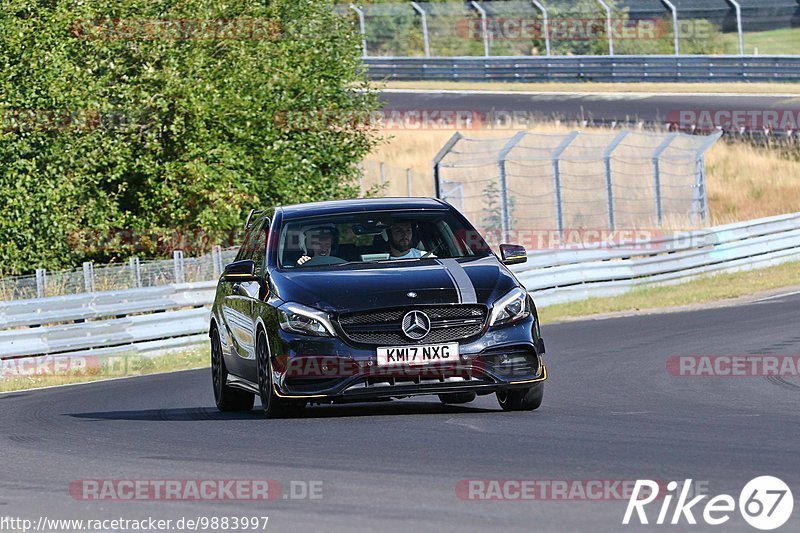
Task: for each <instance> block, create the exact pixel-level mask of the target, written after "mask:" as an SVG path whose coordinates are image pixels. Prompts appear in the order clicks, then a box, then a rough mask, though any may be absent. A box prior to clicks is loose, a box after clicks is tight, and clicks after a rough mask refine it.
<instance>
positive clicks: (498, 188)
mask: <svg viewBox="0 0 800 533" xmlns="http://www.w3.org/2000/svg"><path fill="white" fill-rule="evenodd" d="M720 136H721V133H716V134H714V135H709V136H692V135H685V134H682V133H647V132H641V131H629V130H624V131H621V132H610V133H598V134H595V133H592V134H587V133H581V132H578V131H574V132H571V133H567V134H544V133H532V132H524V131H523V132H519V133H517V134H516V135H514V136H513V137H506V138H501V139H498V138H492V139H469V138H466V137H463V136H462V135H461V134H460V133H456V134H454V136H453V137H452V138H451V139H450V141H449V142H448V143H447V144H446V145H445V146H444V148H443V149H442V150H441V151H440V152H439V154H438V155H437V156H436V158H435V160H434V165H433V168H434V179H435V183H436V188H437V195H438V196H439V197H440V198H443V199H445V200H447V201H448V202H450V203H451V204H453V205H454V206H456V207H457V208H458V209H459V210H460V211H461V212H462V213H464V214H465V215H466V216H467V218H469V219H470V220H471V221H472V222H473V223H474V224H475V225H476V226H477V227H478V228H479V229H480V230H481V231H482V232H483V233H498V234H502V235H503V236H504V237H508V236H510V234H511V232H512V231H520V230H523V231H524V230H546V231H556V232H558V233H559V234H561V235H563V234H564V232H565V230H567V229H570V230H571V229H576V228H593V229H597V228H603V229H610V230H618V229H640V228H664V227H669V228H687V227H697V226H699V225H702V224H705V223H706V222H707V219H708V208H707V198H706V179H705V160H704V156H705V153H706V152H707V151H708V149H709V148H710V147H711V146H712V145H713V144H714V142H716V141H717V140H718V139H719V138H720Z"/></svg>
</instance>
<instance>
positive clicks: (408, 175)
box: [406, 168, 414, 198]
mask: <svg viewBox="0 0 800 533" xmlns="http://www.w3.org/2000/svg"><path fill="white" fill-rule="evenodd" d="M412 181H413V175H412V173H411V169H410V168H407V169H406V184H407V185H408V196H409V198H410V197H412V196H414V195H413V193H412V191H411V188H412V187H411V185H412V183H411V182H412Z"/></svg>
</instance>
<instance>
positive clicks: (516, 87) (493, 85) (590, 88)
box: [373, 81, 800, 95]
mask: <svg viewBox="0 0 800 533" xmlns="http://www.w3.org/2000/svg"><path fill="white" fill-rule="evenodd" d="M373 86H374V87H375V88H376V89H423V90H430V91H435V90H450V91H525V92H564V93H663V94H685V93H708V94H757V95H764V94H767V95H768V94H800V83H719V82H709V83H592V82H584V83H566V82H549V83H499V82H471V81H390V82H385V83H379V82H376V83H374V84H373Z"/></svg>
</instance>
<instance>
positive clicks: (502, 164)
mask: <svg viewBox="0 0 800 533" xmlns="http://www.w3.org/2000/svg"><path fill="white" fill-rule="evenodd" d="M527 134H528V133H527V132H525V131H520V132H518V133H517V134H516V135H514V136H513V137H511V139H510V140H509V141H508V142H507V143H506V144H505V146H503V148H502V150H500V153H499V154H498V155H497V165H498V169H499V171H500V172H499V182H500V183H499V185H500V209H501V214H502V218H501V228H502V231H503V241H505V242H508V239H509V236H510V234H511V209H510V206H509V203H510V201H509V198H508V180H507V179H506V157H507V156H508V154H509V152H511V150H513V149H514V147H515V146H516V145H517V144H519V142H520V141H521V140H522V139H524V138H525V136H526V135H527Z"/></svg>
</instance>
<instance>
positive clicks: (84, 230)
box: [0, 0, 377, 275]
mask: <svg viewBox="0 0 800 533" xmlns="http://www.w3.org/2000/svg"><path fill="white" fill-rule="evenodd" d="M359 46H360V42H359V38H358V36H357V35H356V34H355V33H354V32H353V29H352V27H351V25H350V24H349V23H348V22H347V21H345V20H344V19H342V18H341V17H340V16H338V15H336V14H335V13H334V12H333V11H332V10H331V9H330V5H329V4H328V3H327V2H323V1H321V0H274V1H272V2H269V3H267V2H248V1H245V0H232V1H230V2H226V3H224V4H221V3H219V2H215V1H212V0H184V1H178V0H122V1H119V0H115V1H111V0H96V1H94V2H91V3H83V2H79V1H77V0H33V1H32V0H5V1H4V3H3V5H2V7H0V117H1V118H2V124H1V125H0V212H2V215H3V216H2V217H0V274H2V275H8V274H19V273H23V272H30V271H32V270H33V269H34V268H37V267H46V268H51V269H52V268H59V267H63V266H73V265H74V264H77V263H78V262H80V261H82V260H88V259H94V260H100V261H107V260H113V259H117V258H124V257H125V256H127V255H130V254H132V253H138V254H139V255H155V254H159V253H164V254H166V253H168V252H170V251H171V250H169V249H168V248H169V247H168V246H167V247H164V246H161V245H159V239H158V237H157V236H158V235H172V234H173V233H175V232H180V233H183V234H191V235H202V236H204V237H205V238H204V239H202V242H201V243H200V244H201V246H200V247H203V246H207V245H210V244H212V243H213V242H214V241H215V240H218V239H219V238H220V236H222V235H224V234H226V233H229V232H230V230H231V229H233V228H238V227H240V226H241V224H242V221H243V218H244V214H246V213H247V211H248V210H249V209H251V208H254V207H267V206H272V205H276V204H286V203H294V202H305V201H311V200H322V199H334V198H343V197H349V196H353V195H354V194H355V193H356V190H357V189H356V187H355V178H356V172H357V170H356V166H355V164H356V163H357V162H358V161H360V160H361V159H362V158H363V156H364V155H366V154H367V153H368V152H369V151H370V149H371V147H372V146H373V144H374V143H375V142H376V137H375V135H374V134H373V132H372V131H371V130H370V128H369V127H361V125H360V123H359V121H358V119H359V117H366V116H368V114H369V112H370V111H371V110H373V109H375V108H376V107H377V98H376V96H375V94H374V93H373V92H372V91H371V90H369V88H368V85H367V82H366V79H365V77H364V75H363V66H362V65H361V61H360V48H359ZM292 114H294V115H292ZM298 114H311V115H314V116H324V117H326V120H325V121H324V123H321V124H317V126H318V127H308V125H298V124H295V123H292V122H287V121H285V120H281V117H286V116H297V115H298ZM343 117H344V118H343ZM353 117H355V118H356V120H354V118H353ZM118 229H125V230H130V231H131V232H132V233H133V234H135V235H140V236H141V235H145V236H150V235H155V236H156V237H154V238H152V239H130V240H128V241H127V242H123V243H121V246H114V247H113V249H108V248H107V247H104V246H100V247H96V248H93V247H91V246H88V245H89V244H92V243H96V242H98V241H100V243H101V244H102V242H104V240H105V238H106V237H107V236H108V235H109V234H110V233H113V232H115V231H116V230H118Z"/></svg>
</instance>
